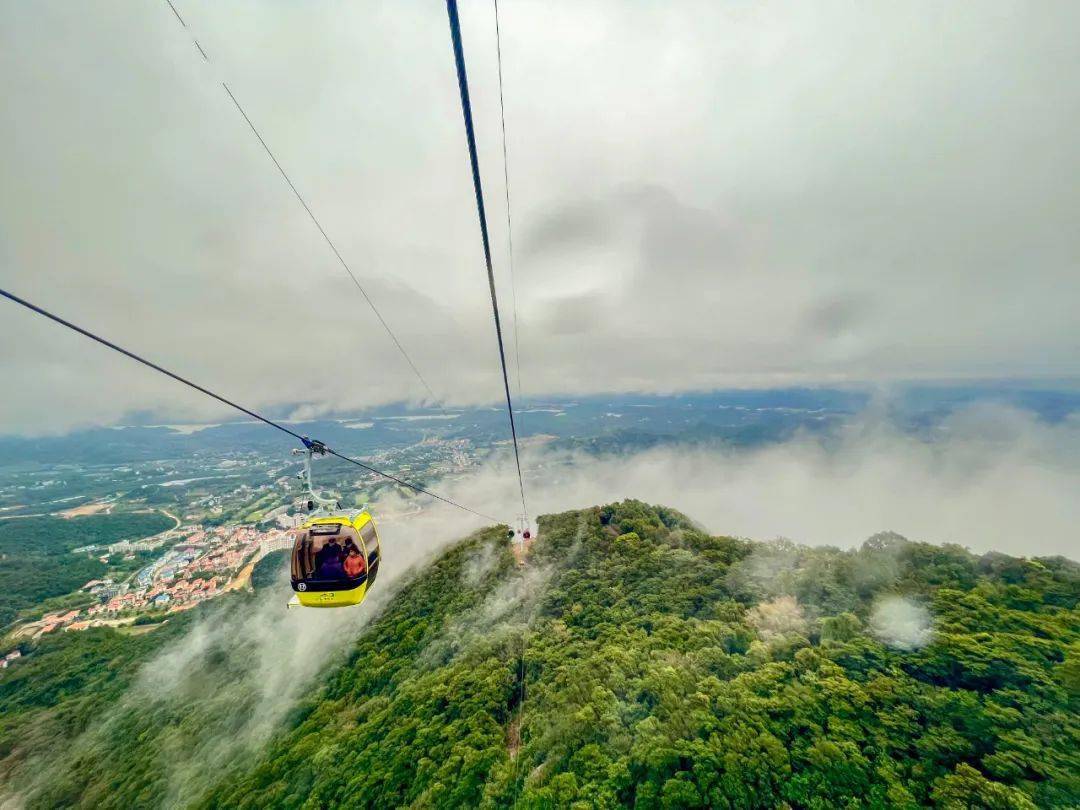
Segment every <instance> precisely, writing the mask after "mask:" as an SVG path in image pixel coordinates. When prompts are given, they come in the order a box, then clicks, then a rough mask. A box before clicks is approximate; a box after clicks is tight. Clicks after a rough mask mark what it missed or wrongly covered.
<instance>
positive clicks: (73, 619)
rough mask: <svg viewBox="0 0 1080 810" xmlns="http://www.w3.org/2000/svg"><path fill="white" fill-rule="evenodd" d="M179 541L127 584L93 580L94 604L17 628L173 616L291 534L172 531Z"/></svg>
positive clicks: (44, 630) (29, 630)
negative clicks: (163, 614) (153, 613)
mask: <svg viewBox="0 0 1080 810" xmlns="http://www.w3.org/2000/svg"><path fill="white" fill-rule="evenodd" d="M178 531H179V534H178V535H174V538H175V537H176V536H179V537H182V538H184V539H182V540H181V541H180V542H179V543H176V545H174V546H173V547H172V548H170V549H169V550H168V551H166V552H165V553H164V554H163V555H161V556H160V557H159V558H157V559H156V560H154V561H153V562H152V563H150V564H149V565H147V566H145V567H143V568H142V569H140V570H139V571H138V572H136V573H135V575H134V576H133V577H132V578H131V579H130V580H129V581H128V582H121V583H118V582H114V581H113V580H112V579H94V580H90V581H89V582H87V583H86V584H85V585H83V587H82V590H84V591H86V592H88V593H90V594H92V595H93V596H96V597H97V599H98V603H97V604H96V605H92V606H91V607H89V608H85V609H82V610H70V611H67V612H66V613H63V612H57V613H49V614H47V615H45V616H43V617H42V618H41V619H39V620H38V621H37V622H33V623H31V624H29V625H26V626H25V627H24V628H21V630H20V634H26V635H32V636H33V637H34V638H39V637H40V636H43V635H46V634H48V633H52V632H54V631H56V630H75V631H78V630H85V629H86V628H88V627H94V626H98V625H101V624H117V623H127V622H130V621H131V620H132V619H133V618H134V615H133V614H137V613H145V612H149V611H164V612H167V613H175V612H177V611H181V610H189V609H190V608H193V607H195V605H197V604H199V603H200V602H204V601H206V600H207V599H212V598H213V597H215V596H217V595H218V594H220V593H222V592H223V591H225V590H227V588H228V586H229V583H230V581H232V579H233V578H234V577H235V576H236V575H237V573H238V572H239V571H240V569H241V568H243V567H244V566H245V564H250V563H253V562H255V561H257V560H260V559H262V557H263V556H265V555H266V554H268V553H270V552H271V551H277V550H280V549H288V548H291V547H292V536H291V535H290V534H289V533H288V532H287V531H284V530H282V529H271V530H269V531H259V530H257V529H255V528H253V527H251V526H221V527H218V528H215V529H210V530H206V529H203V528H201V527H198V526H195V527H188V528H187V529H186V530H178Z"/></svg>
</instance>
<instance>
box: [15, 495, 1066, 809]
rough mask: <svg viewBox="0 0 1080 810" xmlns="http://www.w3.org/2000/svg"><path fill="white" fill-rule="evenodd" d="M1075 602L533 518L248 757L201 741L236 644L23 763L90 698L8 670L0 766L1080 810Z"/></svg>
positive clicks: (145, 785)
mask: <svg viewBox="0 0 1080 810" xmlns="http://www.w3.org/2000/svg"><path fill="white" fill-rule="evenodd" d="M388 553H390V550H389V549H388ZM251 601H253V598H248V602H251ZM1078 601H1080V571H1078V567H1077V566H1076V565H1075V564H1074V563H1072V562H1069V561H1067V560H1063V559H1032V560H1024V559H1016V558H1012V557H1007V556H1004V555H998V554H988V555H984V556H981V557H979V556H974V555H972V554H969V553H968V552H966V551H965V550H963V549H961V548H958V547H953V546H932V545H927V544H922V543H913V542H908V541H906V540H904V539H903V538H900V537H898V536H895V535H880V536H877V537H874V538H871V540H869V541H867V543H866V544H864V545H863V547H862V548H860V549H858V550H855V551H840V550H837V549H830V548H813V549H811V548H806V547H801V546H796V545H794V544H790V543H786V542H777V543H768V544H762V543H751V542H747V541H743V540H737V539H733V538H726V537H712V536H709V535H708V534H706V533H704V532H702V531H701V530H700V529H699V528H697V527H696V526H695V525H694V524H693V523H692V522H691V521H690V520H688V519H687V518H685V517H684V516H682V515H680V514H678V513H677V512H674V511H672V510H669V509H665V508H662V507H650V506H647V505H645V504H642V503H639V502H624V503H621V504H615V505H611V506H607V507H603V508H595V509H589V510H583V511H576V512H568V513H565V514H561V515H555V516H549V517H545V518H543V519H542V520H541V527H540V539H539V540H538V541H537V542H536V544H535V546H534V548H533V549H532V552H531V555H530V559H529V563H528V566H527V567H525V568H524V569H518V567H517V566H516V565H515V562H514V558H513V556H512V554H511V553H510V548H509V546H508V545H507V543H506V540H505V538H504V537H502V536H501V534H500V532H499V530H497V529H494V530H489V531H485V532H481V533H478V534H477V535H475V536H474V537H472V538H470V539H468V540H467V541H464V542H462V543H460V544H458V545H457V546H455V547H453V548H452V549H451V550H449V551H448V552H446V553H445V554H444V555H442V556H441V557H439V558H437V559H436V560H435V561H434V562H432V563H431V564H430V565H429V566H427V567H425V568H424V569H422V570H420V571H418V572H416V573H415V574H414V575H413V576H412V577H411V578H409V580H408V581H407V582H406V583H405V584H404V585H403V586H402V587H401V589H400V590H399V591H398V592H397V593H396V594H395V595H394V597H393V598H392V599H391V600H390V601H389V602H388V603H387V604H386V606H385V607H384V608H383V609H382V610H381V612H380V613H379V614H378V618H377V619H376V620H375V621H373V622H372V623H371V624H370V625H369V626H368V627H367V629H366V630H365V631H363V632H362V633H361V634H360V635H359V637H358V639H357V640H356V642H355V643H354V644H350V645H349V646H348V648H347V649H346V651H345V653H344V654H343V655H342V656H340V657H338V658H335V659H332V661H331V664H330V665H329V666H328V668H326V669H325V670H324V676H323V677H319V678H316V679H315V682H314V685H313V686H312V687H311V689H309V690H306V691H305V692H304V693H303V694H302V695H301V696H300V697H299V698H298V699H297V701H296V702H295V703H294V704H293V705H292V707H291V709H290V710H289V711H288V712H286V713H284V714H282V715H281V716H280V718H279V722H278V723H277V726H276V729H277V730H276V731H275V732H274V733H272V734H268V735H267V737H266V738H265V742H264V743H261V744H260V745H258V746H257V747H256V748H250V749H235V750H234V749H230V748H228V747H225V748H220V747H213V746H211V748H210V751H211V753H212V754H213V756H212V757H209V758H205V754H206V748H207V744H208V743H207V738H208V737H211V738H212V737H215V735H217V736H219V737H220V736H221V735H224V734H225V733H227V729H228V727H229V724H230V723H232V724H233V725H234V726H236V724H238V723H240V718H241V717H242V716H243V714H244V713H249V712H250V711H251V710H252V709H253V706H254V705H255V704H253V703H252V702H251V700H250V699H248V698H245V695H247V694H248V693H250V692H251V691H252V684H253V681H251V680H250V677H251V675H250V672H249V671H248V670H251V669H252V666H251V665H250V664H245V662H246V661H248V660H249V658H250V655H251V652H252V648H251V647H250V646H248V645H249V642H248V641H246V640H240V641H238V642H237V643H236V645H235V646H236V649H235V650H232V649H231V648H227V647H223V648H221V649H218V648H216V647H214V646H213V645H207V647H206V652H205V656H204V660H202V662H201V663H200V667H201V669H200V670H199V671H200V672H202V673H203V675H202V676H201V678H200V680H199V682H198V683H197V684H192V685H190V686H189V687H186V688H184V689H183V690H181V692H182V694H181V696H180V697H178V698H173V699H170V700H167V701H166V700H160V701H146V702H131V701H128V703H129V704H130V705H127V706H126V707H121V708H118V709H116V710H115V711H114V713H113V714H114V717H115V719H113V720H111V721H110V722H109V723H108V724H105V726H106V729H105V731H103V732H100V733H97V734H96V735H92V736H93V740H92V742H90V743H82V744H80V745H76V746H75V747H74V749H73V750H72V752H71V754H70V755H66V754H64V757H65V758H64V760H63V765H62V767H43V768H40V769H39V770H37V771H36V772H35V774H34V776H33V778H31V777H30V776H29V775H28V773H27V772H28V768H27V765H26V763H29V762H39V763H40V762H41V761H42V760H41V759H36V760H35V759H32V758H31V757H30V756H29V754H28V753H27V752H26V751H24V750H20V748H19V742H18V740H17V739H14V738H13V735H12V729H13V728H14V726H15V725H17V724H18V723H19V719H20V717H21V719H22V720H23V721H24V722H30V721H33V722H34V723H35V725H38V727H39V728H49V727H50V726H49V724H50V723H52V724H55V723H59V722H60V720H59V719H58V718H65V717H66V718H67V719H66V721H65V722H66V724H67V728H66V730H67V732H68V733H69V734H74V733H77V732H79V731H80V730H83V729H85V728H87V727H88V726H89V725H91V718H90V717H88V716H86V715H85V714H83V713H80V711H79V710H78V706H79V705H80V704H79V701H85V700H87V698H86V696H85V693H84V691H82V690H83V687H82V686H80V683H81V681H79V680H78V679H75V680H73V681H72V680H68V681H67V682H65V683H69V684H70V687H68V686H67V685H65V686H64V687H63V688H58V687H56V686H55V683H56V682H57V681H58V680H59V679H61V678H62V675H61V674H60V673H58V672H57V671H56V666H52V667H47V666H44V665H38V666H39V670H38V671H37V672H36V675H37V677H38V679H39V680H35V681H33V684H32V685H31V682H30V681H28V680H24V681H22V686H21V687H19V688H15V689H12V688H11V681H10V680H9V679H10V678H12V675H11V674H3V675H0V712H3V713H4V716H5V720H4V728H5V731H6V734H5V740H6V741H5V742H4V748H3V753H5V756H6V759H5V760H4V763H5V767H6V768H7V769H8V771H9V773H10V774H11V775H12V779H13V782H12V783H13V784H15V785H17V786H18V789H19V790H20V791H21V799H22V800H23V801H25V802H26V803H27V804H28V805H29V806H56V805H58V804H67V805H75V806H85V807H90V806H94V807H131V806H147V805H153V804H160V803H168V804H174V805H177V806H185V805H193V806H202V807H206V808H210V807H223V806H228V807H246V808H263V807H297V808H299V807H393V806H414V807H446V806H455V805H457V806H467V807H511V806H519V807H531V808H556V807H618V806H637V807H643V808H654V807H655V808H673V807H732V808H751V807H762V808H766V807H768V808H771V807H791V808H834V807H850V808H857V807H878V808H886V807H889V808H893V807H898V808H904V807H922V806H937V807H943V808H970V807H990V808H1032V807H1059V808H1066V807H1075V806H1077V805H1078V804H1080V755H1078V753H1077V752H1078V751H1080V721H1078V717H1080V714H1078V711H1077V710H1078V709H1080V621H1078V619H1080V611H1078V608H1077V605H1078ZM242 604H245V603H244V601H243V600H242V599H239V598H238V599H237V600H234V605H242ZM233 609H235V607H230V606H225V607H222V608H220V610H223V611H228V610H233ZM372 609H373V607H371V606H369V607H365V608H364V610H372ZM215 621H220V619H215ZM160 632H162V631H156V632H155V633H154V634H151V635H150V636H149V637H146V640H141V641H140V643H142V644H143V645H145V646H146V647H148V648H149V647H150V646H153V645H157V644H160V643H161V640H159V639H164V638H165V636H164V635H162V636H160V637H159V639H155V636H157V634H158V633H160ZM167 632H169V633H176V632H177V629H172V630H168V631H167ZM76 643H80V644H81V643H84V642H83V641H82V640H77V641H76V640H69V639H59V640H57V641H56V642H53V644H55V645H57V646H56V647H54V648H50V649H51V652H49V653H48V654H49V655H53V656H58V655H60V652H61V647H62V645H64V644H76ZM97 643H99V644H100V643H101V641H100V640H99V641H98V642H97ZM523 653H524V655H523ZM65 655H66V656H67V657H66V658H64V659H56V663H61V662H62V663H63V665H64V666H70V667H71V668H72V670H73V671H78V669H79V667H80V666H81V664H80V663H79V662H77V661H72V660H70V659H71V658H72V657H73V656H74V653H73V652H72V651H71V650H67V652H66V653H65ZM42 657H43V658H44V655H43V656H42ZM86 660H88V661H89V660H91V658H87V659H86ZM93 660H94V661H95V663H93V664H92V665H93V666H106V663H105V661H104V659H103V658H99V659H93ZM28 665H30V666H34V665H35V664H34V662H33V660H32V659H31V660H28V661H26V662H25V663H24V664H20V665H19V666H28ZM17 669H18V668H17V667H13V668H12V670H11V671H10V672H15V671H16V670H17ZM123 671H124V672H127V671H128V670H127V669H124V670H123ZM69 677H70V673H69ZM245 679H248V680H245ZM49 684H53V685H54V686H53V687H52V688H50V687H49ZM232 684H238V685H239V687H240V688H239V690H238V691H237V690H234V688H233V686H232ZM23 689H33V690H36V692H35V694H36V695H37V696H36V697H35V698H34V700H33V701H29V703H32V704H33V705H32V706H31V705H28V700H27V699H26V698H25V697H23V696H22V691H21V690H23ZM121 703H123V701H122V700H118V702H117V705H118V706H120V704H121ZM233 704H235V705H236V708H235V710H231V709H229V708H228V707H230V706H232V705H233ZM72 707H74V708H72ZM237 727H239V726H237ZM84 736H87V735H84ZM43 737H44V733H43V732H39V734H37V735H35V745H36V746H37V747H36V749H35V751H36V752H37V753H38V754H39V755H43V756H45V757H46V758H48V755H49V752H50V749H49V748H48V743H47V741H45V740H44V739H43ZM52 750H53V751H54V752H55V755H56V756H60V755H61V752H66V751H67V750H68V749H67V748H65V747H64V746H63V745H60V744H59V742H57V743H56V747H55V749H52ZM169 757H172V758H173V759H174V760H175V759H177V758H186V760H185V761H196V762H202V763H203V766H202V767H201V768H199V769H197V774H198V776H197V778H196V776H195V775H194V774H195V772H196V769H194V768H192V769H191V772H190V773H188V772H184V777H183V779H180V778H179V777H178V776H177V772H176V771H175V769H174V768H172V767H171V766H170V762H169V759H168V758H169ZM178 785H181V786H182V788H183V789H182V790H179V791H178V788H177V786H178Z"/></svg>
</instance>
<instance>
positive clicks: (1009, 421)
mask: <svg viewBox="0 0 1080 810" xmlns="http://www.w3.org/2000/svg"><path fill="white" fill-rule="evenodd" d="M521 421H522V422H523V424H524V426H525V428H526V429H527V427H528V422H527V420H526V419H522V420H521ZM933 434H934V435H933V438H932V439H929V440H928V439H925V438H923V437H919V436H913V435H910V434H908V433H905V432H902V431H901V430H899V429H898V428H896V427H895V426H894V425H892V424H891V423H890V422H889V421H888V419H887V418H886V417H885V416H884V409H878V408H875V409H874V410H873V411H871V412H869V413H867V414H864V415H863V416H861V417H859V418H857V419H855V420H854V421H853V422H852V423H851V424H849V425H847V426H846V427H844V428H842V429H841V430H840V431H839V432H838V433H836V434H832V435H829V436H826V437H821V436H817V435H808V434H804V435H798V436H796V437H795V438H793V439H792V440H790V441H787V442H784V443H781V444H774V445H768V446H765V447H762V448H758V449H754V450H749V451H739V450H730V451H724V450H718V449H700V448H694V447H691V446H679V447H661V448H656V449H652V450H648V451H644V452H640V453H633V454H626V455H618V456H608V457H603V458H596V457H592V456H588V455H586V454H583V453H580V454H579V453H553V452H542V451H538V452H534V453H530V454H528V455H527V456H526V457H525V459H524V463H525V467H526V471H527V472H526V475H527V478H526V486H527V495H528V496H529V500H530V508H531V510H532V512H533V514H543V513H545V512H562V511H565V510H568V509H574V508H580V507H586V506H591V505H594V504H599V503H606V502H610V501H615V500H621V499H623V498H639V499H641V500H643V501H646V502H649V503H654V504H664V505H666V506H671V507H674V508H676V509H679V510H681V511H683V512H685V513H686V514H687V515H689V516H690V517H692V518H694V519H695V520H697V521H699V522H700V523H702V524H703V525H704V527H705V528H706V529H708V530H709V531H711V532H714V533H716V534H728V535H736V536H742V537H751V538H754V539H762V540H767V539H773V538H776V537H787V538H790V539H792V540H794V541H796V542H800V543H808V544H812V545H836V546H841V547H854V546H857V545H859V544H861V543H862V542H863V541H864V540H865V539H866V538H867V537H869V536H871V535H873V534H876V533H878V532H881V531H895V532H898V533H900V534H902V535H904V536H906V537H908V538H910V539H912V540H923V541H927V542H933V543H945V542H953V543H959V544H961V545H964V546H968V547H970V548H971V549H972V550H973V551H975V552H984V551H990V550H997V551H1002V552H1005V553H1007V554H1013V555H1017V556H1032V555H1054V554H1062V555H1066V556H1072V557H1074V558H1075V557H1077V556H1078V551H1080V543H1078V538H1077V530H1076V527H1077V526H1078V525H1080V499H1078V498H1077V497H1076V493H1077V492H1080V416H1077V415H1073V416H1072V417H1070V418H1069V419H1066V420H1064V421H1062V422H1060V423H1058V424H1055V425H1051V424H1047V423H1045V422H1042V421H1040V420H1038V419H1037V418H1036V417H1035V416H1033V415H1031V414H1029V413H1027V412H1024V411H1018V410H1015V409H1012V408H1006V407H999V406H990V405H979V406H976V407H972V408H968V409H965V410H962V411H958V412H957V413H955V414H953V415H952V416H951V417H949V418H948V419H946V420H945V421H944V422H943V423H941V425H940V426H939V427H938V429H936V430H934V432H933ZM516 487H517V481H516V479H515V478H514V473H513V471H512V469H511V467H510V466H508V465H503V466H501V467H492V468H489V469H487V470H486V471H485V472H483V473H481V474H480V475H477V476H474V477H472V478H469V479H465V480H462V481H459V482H456V483H454V484H451V485H448V489H449V493H450V494H451V495H452V497H454V498H455V499H458V500H460V501H461V502H463V503H466V504H468V505H470V506H473V507H474V508H476V509H479V510H481V511H485V512H488V513H489V514H495V515H507V516H513V515H515V514H516V513H517V512H518V511H519V509H520V503H519V504H517V507H515V498H516Z"/></svg>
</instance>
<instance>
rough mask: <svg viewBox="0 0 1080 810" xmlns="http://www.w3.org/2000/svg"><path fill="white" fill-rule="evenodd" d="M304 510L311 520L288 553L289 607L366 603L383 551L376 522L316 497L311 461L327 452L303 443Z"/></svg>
mask: <svg viewBox="0 0 1080 810" xmlns="http://www.w3.org/2000/svg"><path fill="white" fill-rule="evenodd" d="M305 445H306V446H307V449H306V450H304V451H299V452H303V453H304V454H305V455H304V472H303V473H302V474H301V476H300V478H301V480H302V481H303V482H304V484H305V487H306V489H307V498H306V501H305V504H304V506H305V507H306V509H307V511H308V512H311V513H313V514H311V516H309V517H308V519H307V520H306V521H305V522H304V523H303V524H302V525H301V526H300V528H299V529H298V530H297V532H296V540H295V542H294V543H293V551H292V570H291V574H292V589H293V590H294V591H295V592H296V596H294V597H293V601H291V602H290V603H289V606H290V607H293V606H297V605H302V606H304V607H347V606H349V605H358V604H360V603H361V602H363V601H364V598H365V597H366V596H367V594H368V591H369V590H370V589H371V586H372V585H374V584H375V577H376V576H377V575H378V573H379V561H380V559H381V556H382V555H381V549H380V547H379V532H378V530H377V529H376V528H375V520H374V519H373V518H372V517H371V515H370V514H369V513H368V511H367V509H366V507H365V508H363V509H359V510H356V511H354V512H345V511H343V510H342V509H341V507H340V504H338V503H337V502H336V501H334V500H331V499H326V498H322V497H320V496H319V495H318V494H316V492H315V490H314V487H313V486H312V483H311V458H312V456H313V455H323V454H324V453H325V452H326V449H325V446H324V445H323V444H322V443H321V442H317V441H305Z"/></svg>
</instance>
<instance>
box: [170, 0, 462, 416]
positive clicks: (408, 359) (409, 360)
mask: <svg viewBox="0 0 1080 810" xmlns="http://www.w3.org/2000/svg"><path fill="white" fill-rule="evenodd" d="M165 2H166V3H167V4H168V6H169V8H171V9H172V12H173V14H175V15H176V19H178V20H179V21H180V24H181V25H182V26H183V27H184V28H185V29H186V28H187V27H188V26H187V23H186V22H184V18H183V17H181V16H180V12H179V11H177V10H176V6H174V5H173V4H172V0H165ZM189 33H190V31H189ZM191 41H192V42H194V43H195V47H196V48H198V49H199V53H200V54H202V58H203V59H204V60H205V61H206V62H208V63H209V62H210V57H209V56H207V55H206V51H205V50H203V46H202V45H200V44H199V40H197V39H196V38H195V37H194V35H192V37H191ZM221 86H222V87H224V88H225V92H226V93H227V94H228V96H229V98H230V99H231V100H232V103H233V104H234V105H235V106H236V109H237V110H239V112H240V115H242V116H243V118H244V121H246V122H247V125H248V126H249V127H250V128H251V131H252V132H253V133H254V134H255V137H256V138H257V139H258V141H259V143H260V144H261V145H262V148H263V151H265V152H266V154H267V156H268V157H269V158H270V160H271V161H272V162H273V164H274V166H276V167H277V170H278V171H279V172H280V173H281V176H282V178H284V180H285V182H286V184H288V186H289V188H290V189H291V190H292V193H293V195H294V196H295V197H296V199H297V200H298V201H299V203H300V205H302V206H303V208H304V210H305V211H307V215H308V216H309V217H310V218H311V221H312V222H314V223H315V227H316V228H317V229H318V230H319V233H320V234H322V238H323V239H324V240H325V241H326V244H328V245H329V246H330V250H331V251H333V253H334V256H336V257H337V260H338V262H340V263H341V266H342V267H343V268H344V270H345V272H346V273H347V274H348V276H349V278H350V279H352V283H353V284H354V285H355V286H356V289H358V290H359V291H360V295H362V296H363V297H364V300H365V301H367V304H368V306H369V307H371V311H372V312H374V313H375V317H376V318H378V319H379V323H380V324H382V328H383V329H384V330H386V334H388V335H389V336H390V340H392V341H393V342H394V345H395V346H396V347H397V350H398V351H399V352H400V353H401V356H402V357H404V358H405V362H406V363H408V364H409V368H411V369H412V372H413V374H415V375H416V378H417V379H418V380H420V384H421V385H423V386H424V390H425V391H427V393H428V396H429V397H430V398H431V400H432V401H433V402H435V403H436V404H437V403H439V402H440V401H441V400H440V399H439V398H438V397H437V396H435V392H434V391H433V390H432V389H431V386H430V385H428V381H427V380H426V379H424V375H423V374H421V373H420V369H419V368H417V367H416V363H414V362H413V359H412V357H410V356H409V353H408V352H407V351H405V347H404V346H402V345H401V341H400V340H398V338H397V335H395V334H394V331H393V330H392V329H391V328H390V324H388V323H387V322H386V319H385V318H383V316H382V313H381V312H379V309H378V307H376V306H375V302H374V301H372V300H371V296H369V295H368V294H367V290H365V289H364V287H363V285H361V284H360V280H359V279H358V278H357V277H356V274H355V273H353V271H352V268H351V267H349V263H348V262H346V261H345V258H344V257H343V256H342V255H341V252H340V251H339V250H338V249H337V245H335V244H334V240H333V239H331V238H330V235H329V234H328V233H327V232H326V229H325V228H323V226H322V223H321V222H319V219H318V217H316V216H315V212H313V211H312V210H311V206H309V205H308V204H307V200H305V199H304V197H303V195H302V194H300V192H299V190H298V189H297V188H296V185H295V184H294V183H293V181H292V179H291V178H290V177H289V175H288V173H287V172H286V171H285V169H284V168H283V167H282V165H281V163H280V162H279V161H278V159H277V158H276V157H275V156H274V153H273V152H272V151H271V149H270V147H269V146H268V145H267V143H266V141H265V140H264V139H263V136H262V135H261V134H260V133H259V130H258V129H256V127H255V124H254V123H252V121H251V118H249V117H248V114H247V113H246V112H244V108H243V107H242V106H241V105H240V102H239V100H238V99H237V98H236V96H235V95H233V91H232V90H230V89H229V85H227V84H226V83H225V82H222V83H221Z"/></svg>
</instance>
